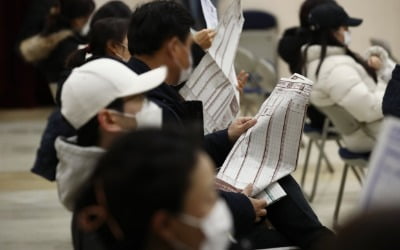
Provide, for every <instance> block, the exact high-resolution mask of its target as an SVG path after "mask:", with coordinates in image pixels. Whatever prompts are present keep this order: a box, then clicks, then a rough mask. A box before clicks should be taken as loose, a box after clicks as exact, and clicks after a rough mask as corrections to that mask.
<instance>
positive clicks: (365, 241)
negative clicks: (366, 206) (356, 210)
mask: <svg viewBox="0 0 400 250" xmlns="http://www.w3.org/2000/svg"><path fill="white" fill-rule="evenodd" d="M399 235H400V209H399V208H386V209H380V210H376V211H372V212H368V213H364V214H361V215H358V216H356V217H355V218H352V219H351V220H349V221H348V222H347V223H346V224H345V225H343V227H341V228H340V229H339V230H338V237H337V239H336V240H335V241H333V242H331V243H329V244H327V246H326V247H325V248H323V249H327V250H392V249H398V248H399V246H400V237H399Z"/></svg>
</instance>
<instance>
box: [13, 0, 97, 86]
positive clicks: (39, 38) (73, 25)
mask: <svg viewBox="0 0 400 250" xmlns="http://www.w3.org/2000/svg"><path fill="white" fill-rule="evenodd" d="M94 9H95V3H94V1H93V0H59V2H58V5H57V6H56V7H53V8H52V9H51V13H50V14H49V16H48V19H47V21H46V24H45V26H44V28H43V30H42V31H41V32H40V33H39V34H37V35H34V36H32V37H29V38H27V39H25V40H23V41H22V42H21V43H20V47H19V49H20V52H21V55H22V56H23V58H24V59H25V60H26V61H27V62H30V63H33V64H35V65H36V66H37V67H38V68H39V70H40V71H41V72H42V73H43V74H44V76H45V77H46V79H47V81H48V83H50V84H54V83H57V81H58V80H60V78H61V75H62V73H63V72H64V70H66V67H65V64H66V60H67V58H68V56H70V55H71V54H72V53H73V52H74V51H76V50H77V49H78V46H79V45H80V44H82V43H84V41H83V40H82V39H81V37H80V32H81V31H82V29H83V28H84V26H85V25H86V23H87V22H88V20H89V17H90V15H91V14H92V12H93V11H94Z"/></svg>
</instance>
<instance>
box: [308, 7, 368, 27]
mask: <svg viewBox="0 0 400 250" xmlns="http://www.w3.org/2000/svg"><path fill="white" fill-rule="evenodd" d="M309 21H310V24H311V25H312V26H314V27H315V28H316V29H324V28H337V27H340V26H350V27H355V26H359V25H360V24H361V23H362V22H363V20H362V19H360V18H353V17H350V16H349V15H348V14H347V13H346V11H345V10H344V9H343V8H342V7H340V6H339V5H337V4H333V3H325V4H321V5H318V6H317V7H315V8H314V9H312V10H311V12H310V15H309Z"/></svg>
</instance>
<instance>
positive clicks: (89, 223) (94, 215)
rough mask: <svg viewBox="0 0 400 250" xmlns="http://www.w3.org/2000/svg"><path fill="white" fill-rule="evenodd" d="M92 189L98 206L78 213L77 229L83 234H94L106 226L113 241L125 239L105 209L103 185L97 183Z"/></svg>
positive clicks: (89, 207) (105, 200)
mask: <svg viewBox="0 0 400 250" xmlns="http://www.w3.org/2000/svg"><path fill="white" fill-rule="evenodd" d="M94 188H95V195H96V201H97V204H98V205H92V206H88V207H86V208H84V209H82V210H81V211H80V212H79V214H78V218H77V220H78V225H79V227H80V228H81V229H82V230H84V231H85V232H94V231H96V230H98V229H99V228H100V227H101V226H102V225H104V224H107V226H108V228H109V229H110V231H111V233H112V234H113V236H114V237H115V239H117V240H122V239H123V238H124V237H125V236H124V233H123V232H122V230H121V228H120V226H119V225H118V223H117V222H116V220H115V219H114V217H112V216H111V214H110V213H109V211H108V209H107V198H106V195H105V193H104V188H103V183H102V182H100V181H98V182H97V183H96V184H95V187H94Z"/></svg>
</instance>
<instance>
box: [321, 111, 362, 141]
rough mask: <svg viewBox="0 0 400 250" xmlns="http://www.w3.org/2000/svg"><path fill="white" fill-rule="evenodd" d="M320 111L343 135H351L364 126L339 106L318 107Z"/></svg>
mask: <svg viewBox="0 0 400 250" xmlns="http://www.w3.org/2000/svg"><path fill="white" fill-rule="evenodd" d="M318 109H319V110H321V112H322V113H324V114H325V115H326V116H327V117H328V118H329V120H331V122H332V123H333V125H334V126H335V129H336V130H337V131H338V132H339V133H340V134H342V135H348V134H351V133H353V132H355V131H357V130H358V129H360V128H363V126H364V124H363V123H361V122H359V121H357V120H356V119H355V118H354V117H353V116H352V115H351V114H350V113H349V112H347V110H345V109H344V108H342V107H340V106H338V105H333V106H327V107H318Z"/></svg>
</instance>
